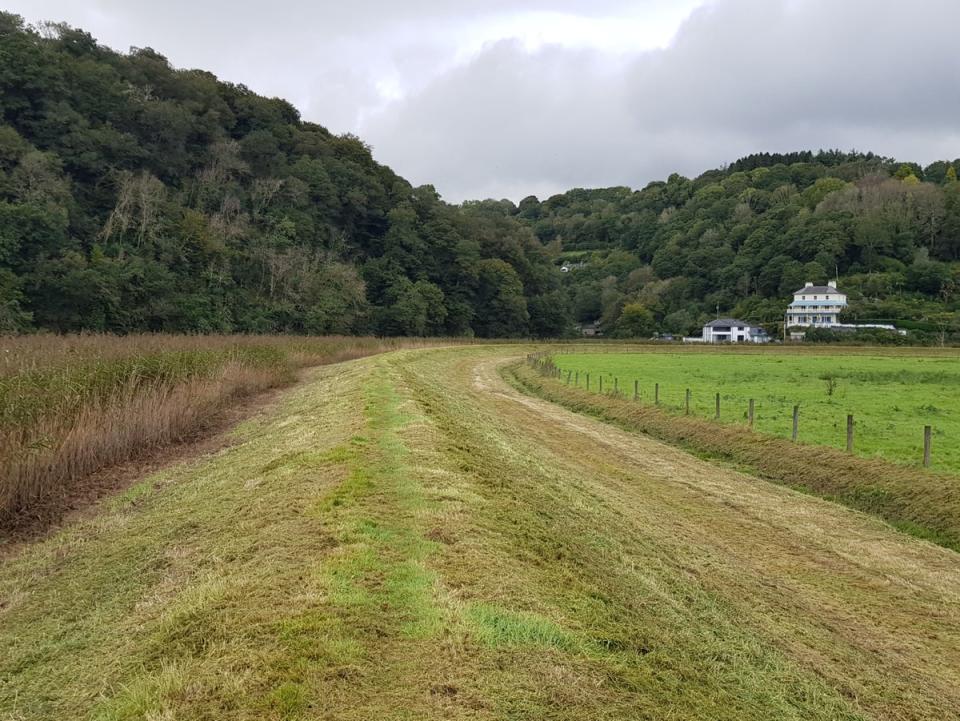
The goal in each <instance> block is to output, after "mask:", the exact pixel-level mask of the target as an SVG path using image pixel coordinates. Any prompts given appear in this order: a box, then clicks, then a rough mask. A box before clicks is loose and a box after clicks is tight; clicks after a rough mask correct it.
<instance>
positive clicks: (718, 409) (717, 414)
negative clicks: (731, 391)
mask: <svg viewBox="0 0 960 721" xmlns="http://www.w3.org/2000/svg"><path fill="white" fill-rule="evenodd" d="M714 418H716V419H717V420H718V421H719V420H720V394H719V393H717V412H716V413H715V414H714Z"/></svg>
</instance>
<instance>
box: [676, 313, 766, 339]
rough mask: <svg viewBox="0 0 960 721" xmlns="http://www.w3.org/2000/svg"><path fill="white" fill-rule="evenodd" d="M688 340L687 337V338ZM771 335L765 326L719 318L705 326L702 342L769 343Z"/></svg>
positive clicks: (734, 319)
mask: <svg viewBox="0 0 960 721" xmlns="http://www.w3.org/2000/svg"><path fill="white" fill-rule="evenodd" d="M685 340H686V339H685ZM769 340H770V336H768V335H767V332H766V331H765V330H764V329H763V328H758V327H757V326H752V325H750V324H749V323H747V322H745V321H742V320H737V319H736V318H718V319H717V320H712V321H710V322H709V323H707V324H706V325H705V326H703V336H702V339H701V342H702V343H767V342H769Z"/></svg>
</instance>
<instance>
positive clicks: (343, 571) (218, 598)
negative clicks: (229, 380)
mask: <svg viewBox="0 0 960 721" xmlns="http://www.w3.org/2000/svg"><path fill="white" fill-rule="evenodd" d="M523 352H524V351H523V349H518V348H516V347H515V346H514V347H509V348H499V349H498V348H493V347H491V348H458V349H449V350H431V351H400V352H396V353H391V354H388V355H384V356H379V357H376V358H369V359H364V360H359V361H352V362H349V363H345V364H341V365H338V366H330V367H326V368H322V369H318V370H317V371H316V372H314V373H313V374H312V375H311V378H310V380H309V381H308V382H307V383H306V384H304V385H302V386H299V387H297V388H296V389H294V390H292V391H290V392H289V393H288V394H287V395H286V396H285V400H284V401H283V402H282V403H281V404H280V405H279V406H278V407H277V408H275V409H273V410H271V411H269V412H267V413H266V414H264V415H262V416H261V417H258V418H257V419H254V420H252V421H249V422H247V423H245V424H244V425H243V426H241V427H240V428H239V429H237V431H236V441H237V442H236V444H235V445H233V446H232V447H230V448H227V449H225V450H223V451H221V452H219V453H217V454H215V455H213V456H210V457H206V458H202V459H198V460H196V461H193V462H190V463H184V464H180V465H177V466H174V467H172V468H170V469H167V470H166V471H163V472H161V473H159V474H156V475H154V476H152V477H150V478H147V479H144V481H143V482H142V483H140V484H138V485H137V486H135V487H134V488H132V489H130V491H128V492H127V493H125V494H123V495H122V496H121V497H118V498H116V499H114V500H113V501H112V502H111V503H109V504H107V505H106V506H105V507H104V508H103V509H101V510H100V511H99V512H98V513H97V514H96V515H93V516H91V517H90V518H88V519H86V520H81V521H77V522H75V523H74V524H73V525H71V526H69V527H67V528H65V529H63V530H62V531H60V532H59V533H57V534H56V535H55V536H53V537H52V538H50V539H49V540H47V541H44V542H42V543H37V544H35V545H33V546H31V547H28V548H26V549H24V550H23V551H21V552H20V553H19V554H17V555H16V556H15V557H10V558H7V559H5V560H4V561H3V565H2V567H0V718H11V719H60V718H76V719H82V718H90V719H104V720H106V719H151V720H161V719H164V720H165V719H224V718H230V719H358V720H359V719H427V718H437V719H448V718H449V719H571V720H572V719H704V720H706V719H710V720H713V719H731V720H733V719H797V720H799V719H824V720H826V719H951V718H958V712H957V709H960V563H958V558H960V557H958V555H957V554H956V553H953V552H951V551H947V550H945V549H942V548H939V547H936V546H933V545H930V544H928V543H925V542H923V541H919V540H916V539H913V538H910V537H907V536H905V535H902V534H899V533H897V532H896V531H894V530H892V529H891V528H889V527H888V526H886V525H884V524H883V523H881V522H880V521H877V520H875V519H872V518H870V517H867V516H864V515H862V514H859V513H856V512H854V511H851V510H848V509H845V508H843V507H840V506H837V505H834V504H831V503H828V502H826V501H821V500H818V499H816V498H811V497H809V496H804V495H800V494H798V493H795V492H792V491H790V490H789V489H786V488H783V487H779V486H775V485H772V484H769V483H766V482H764V481H760V480H757V479H754V478H751V477H749V476H745V475H743V474H740V473H738V472H736V471H733V470H728V469H725V468H722V467H720V466H717V465H714V464H710V463H708V462H705V461H702V460H699V459H697V458H694V457H693V456H690V455H688V454H686V453H684V452H683V451H681V450H679V449H676V448H672V447H669V446H665V445H663V444H660V443H658V442H655V441H653V440H650V439H647V438H644V437H642V436H638V435H636V434H631V433H627V432H624V431H621V430H617V429H615V428H613V427H611V426H610V425H607V424H604V423H601V422H599V421H596V420H593V419H590V418H586V417H583V416H579V415H576V414H574V413H571V412H569V411H566V410H564V409H562V408H559V407H557V406H554V405H552V404H550V403H547V402H545V401H542V400H539V399H535V398H530V397H527V396H524V395H521V394H520V393H519V392H517V391H515V390H514V389H512V388H510V387H509V386H508V385H507V384H506V383H505V382H504V381H503V379H502V378H501V377H500V375H499V372H498V368H499V366H500V364H502V363H503V362H504V360H505V359H506V358H508V357H515V356H518V355H520V354H522V353H523Z"/></svg>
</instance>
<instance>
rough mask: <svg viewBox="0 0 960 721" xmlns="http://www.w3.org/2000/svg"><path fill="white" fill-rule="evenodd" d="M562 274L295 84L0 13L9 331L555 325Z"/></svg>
mask: <svg viewBox="0 0 960 721" xmlns="http://www.w3.org/2000/svg"><path fill="white" fill-rule="evenodd" d="M559 282H560V278H559V275H558V273H557V271H556V267H555V266H554V265H553V263H552V262H551V261H550V259H549V258H548V256H547V254H546V252H545V250H544V248H543V247H542V245H541V244H540V243H539V241H537V240H536V238H535V236H534V235H533V233H532V232H531V230H530V229H529V228H528V227H527V226H525V225H524V224H523V223H521V222H520V221H518V220H517V219H516V218H513V217H512V216H511V215H509V214H504V213H501V212H500V210H499V205H498V204H493V205H492V206H490V205H489V204H485V203H470V204H466V205H464V206H463V207H462V208H461V207H455V206H451V205H448V204H446V203H443V202H441V201H440V199H439V197H438V195H437V193H436V192H435V191H434V190H433V188H431V187H429V186H425V187H421V188H413V187H412V186H411V185H410V184H409V183H408V182H406V181H405V180H404V179H403V178H400V177H399V176H398V175H397V174H396V173H394V172H393V171H392V170H390V168H387V167H385V166H383V165H380V164H379V163H376V162H375V161H374V160H373V159H372V157H371V154H370V149H369V148H368V147H367V146H365V145H364V144H363V142H361V141H360V140H359V139H357V138H355V137H351V136H339V137H338V136H335V135H333V134H331V133H330V132H328V131H327V130H326V129H325V128H323V127H321V126H319V125H316V124H313V123H308V122H304V121H303V120H302V119H301V118H300V117H299V114H298V112H297V110H296V109H295V108H294V107H293V106H291V105H290V104H289V103H287V102H285V101H283V100H278V99H275V98H264V97H260V96H258V95H256V94H255V93H253V92H251V91H250V90H249V89H247V88H245V87H243V86H241V85H232V84H229V83H224V82H220V81H218V80H217V79H216V78H215V77H214V76H213V75H211V74H210V73H206V72H202V71H198V70H176V69H174V68H172V67H171V65H170V63H169V62H168V61H167V60H166V59H165V58H164V57H163V56H162V55H160V54H158V53H157V52H155V51H153V50H151V49H149V48H143V49H133V50H131V52H130V53H129V54H118V53H116V52H113V51H111V50H109V49H107V48H104V47H102V46H100V45H98V44H97V42H96V41H95V40H94V39H93V38H92V37H91V36H90V35H89V34H87V33H85V32H83V31H80V30H75V29H72V28H69V27H67V26H63V25H49V26H44V27H42V28H30V27H26V26H24V24H23V22H22V21H21V19H20V18H18V17H17V16H14V15H9V14H0V330H5V331H15V330H26V329H30V328H48V329H54V330H60V331H67V330H80V329H97V330H110V331H121V332H122V331H133V330H167V331H203V332H216V331H244V332H246V331H250V332H276V331H289V332H306V333H367V332H376V333H381V334H390V335H463V334H469V333H475V334H477V335H483V336H516V335H527V334H530V333H533V334H539V335H557V334H560V333H562V332H563V330H564V328H565V326H566V320H567V319H566V317H565V316H564V315H563V313H562V308H563V307H564V304H563V302H562V294H561V292H560V291H559ZM558 309H561V312H559V313H558Z"/></svg>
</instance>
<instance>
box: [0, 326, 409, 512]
mask: <svg viewBox="0 0 960 721" xmlns="http://www.w3.org/2000/svg"><path fill="white" fill-rule="evenodd" d="M401 343H402V342H399V341H382V340H377V339H372V338H313V339H310V338H284V337H279V336H276V337H267V336H264V337H255V336H171V335H141V336H136V335H134V336H124V337H117V336H108V335H83V336H44V335H40V336H24V337H15V338H10V337H8V338H0V460H2V462H0V527H2V526H4V525H9V524H11V523H14V522H16V523H18V524H21V525H22V524H24V523H29V521H30V519H31V517H32V516H34V515H35V513H36V512H38V509H39V508H40V507H41V506H43V504H44V502H47V503H49V502H51V501H55V500H56V499H57V498H58V497H61V496H63V495H65V494H69V493H71V492H72V489H73V484H74V483H75V482H76V481H77V480H78V479H82V478H84V477H86V476H87V475H89V474H90V473H92V472H94V471H96V470H98V469H101V468H104V467H106V466H109V465H112V464H115V463H118V462H121V461H124V460H127V459H130V458H134V457H136V456H137V454H138V453H141V452H143V451H144V450H145V449H148V448H155V447H157V446H162V445H165V444H168V443H171V442H174V441H177V440H179V439H182V438H184V437H185V436H187V435H189V434H192V433H195V432H196V431H197V430H198V429H200V428H202V427H203V426H204V424H206V423H209V422H210V421H211V419H212V418H213V417H214V416H215V415H216V414H217V413H218V412H219V411H221V410H223V409H224V408H225V407H227V406H229V405H230V404H232V403H234V402H235V401H237V400H238V399H239V398H242V397H244V396H248V395H250V394H252V393H255V392H257V391H261V390H265V389H267V388H272V387H276V386H280V385H283V384H286V383H289V382H290V381H292V380H293V378H294V377H295V374H296V371H297V369H298V368H301V367H303V366H308V365H317V364H322V363H330V362H336V361H338V360H344V359H348V358H356V357H359V356H363V355H369V354H371V353H376V352H380V351H383V350H387V349H390V348H394V347H397V346H398V345H401Z"/></svg>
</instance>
